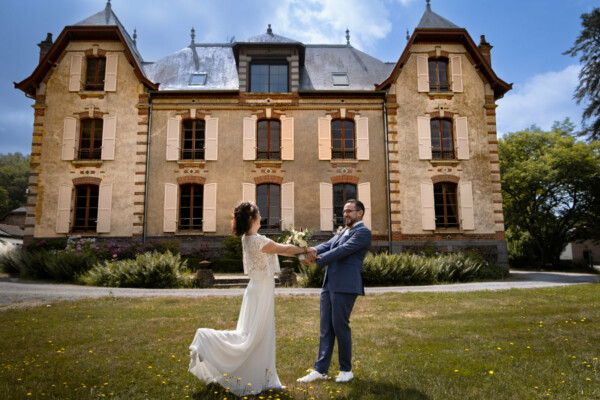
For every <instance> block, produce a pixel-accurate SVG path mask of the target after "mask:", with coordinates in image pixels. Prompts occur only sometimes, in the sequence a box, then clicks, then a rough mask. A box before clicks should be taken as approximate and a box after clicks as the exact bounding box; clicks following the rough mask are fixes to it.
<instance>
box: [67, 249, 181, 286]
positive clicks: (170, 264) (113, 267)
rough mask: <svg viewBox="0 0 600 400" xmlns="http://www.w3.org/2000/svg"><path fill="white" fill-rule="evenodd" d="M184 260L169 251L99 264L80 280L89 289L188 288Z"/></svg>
mask: <svg viewBox="0 0 600 400" xmlns="http://www.w3.org/2000/svg"><path fill="white" fill-rule="evenodd" d="M185 269H186V262H185V260H182V259H181V256H180V255H179V254H173V253H171V252H170V251H167V252H165V253H160V252H158V251H154V252H152V253H150V252H148V253H144V254H140V255H138V256H137V257H136V258H135V260H130V259H127V260H116V261H104V262H101V263H97V264H96V265H95V266H94V267H93V268H92V269H91V270H89V271H88V272H87V273H86V274H83V275H82V276H80V278H79V280H80V281H81V282H83V283H85V284H87V285H95V286H110V287H136V288H176V287H188V286H190V284H191V282H190V279H188V278H187V277H186V276H185V275H184V274H183V272H184V270H185Z"/></svg>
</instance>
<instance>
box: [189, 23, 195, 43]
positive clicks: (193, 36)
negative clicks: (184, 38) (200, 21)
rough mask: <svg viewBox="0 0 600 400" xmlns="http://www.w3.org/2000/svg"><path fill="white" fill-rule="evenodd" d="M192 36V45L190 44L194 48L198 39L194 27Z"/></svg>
mask: <svg viewBox="0 0 600 400" xmlns="http://www.w3.org/2000/svg"><path fill="white" fill-rule="evenodd" d="M190 36H191V37H192V43H191V44H190V46H193V45H194V44H195V43H194V39H196V30H195V29H194V27H193V26H192V33H191V34H190Z"/></svg>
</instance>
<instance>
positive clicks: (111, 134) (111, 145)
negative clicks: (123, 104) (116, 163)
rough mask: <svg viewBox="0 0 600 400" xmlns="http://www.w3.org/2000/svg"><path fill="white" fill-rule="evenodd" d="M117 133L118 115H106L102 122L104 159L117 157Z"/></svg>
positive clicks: (102, 156) (102, 155)
mask: <svg viewBox="0 0 600 400" xmlns="http://www.w3.org/2000/svg"><path fill="white" fill-rule="evenodd" d="M116 135H117V117H104V121H103V123H102V154H101V156H100V158H101V159H102V160H114V159H115V140H116Z"/></svg>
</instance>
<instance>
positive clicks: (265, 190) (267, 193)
mask: <svg viewBox="0 0 600 400" xmlns="http://www.w3.org/2000/svg"><path fill="white" fill-rule="evenodd" d="M256 200H257V202H256V205H257V206H258V209H259V210H260V215H261V220H260V225H261V228H263V229H280V227H281V187H280V186H279V185H276V184H273V183H265V184H263V185H258V186H257V187H256Z"/></svg>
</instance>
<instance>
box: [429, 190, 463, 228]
mask: <svg viewBox="0 0 600 400" xmlns="http://www.w3.org/2000/svg"><path fill="white" fill-rule="evenodd" d="M439 188H441V189H442V190H441V196H442V203H441V204H440V203H439V201H438V196H439V195H440V190H439ZM448 188H452V189H453V190H454V193H448V190H447V189H448ZM449 196H452V199H451V200H452V201H453V202H454V204H448V197H449ZM433 204H434V215H435V229H459V228H460V224H459V221H460V219H459V212H460V211H459V208H460V205H459V203H458V184H456V183H454V182H437V183H434V184H433ZM452 205H454V210H452V208H451V207H452ZM439 207H441V208H442V209H443V214H442V213H440V212H439ZM449 211H452V213H453V214H454V215H453V217H454V218H455V220H456V222H454V223H452V222H449V219H450V217H452V216H451V215H450V214H451V213H450V212H449ZM440 219H441V220H440Z"/></svg>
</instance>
